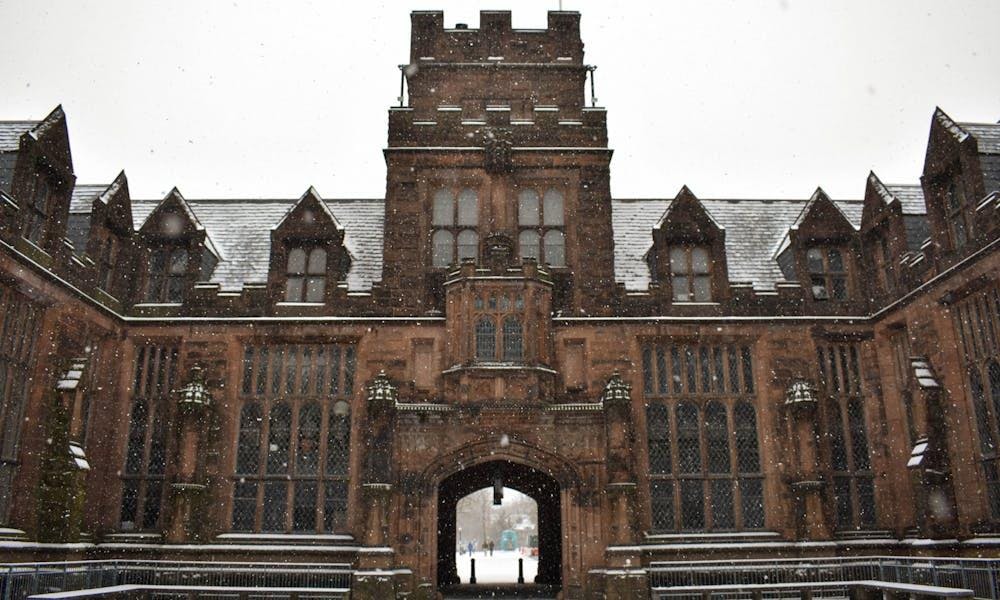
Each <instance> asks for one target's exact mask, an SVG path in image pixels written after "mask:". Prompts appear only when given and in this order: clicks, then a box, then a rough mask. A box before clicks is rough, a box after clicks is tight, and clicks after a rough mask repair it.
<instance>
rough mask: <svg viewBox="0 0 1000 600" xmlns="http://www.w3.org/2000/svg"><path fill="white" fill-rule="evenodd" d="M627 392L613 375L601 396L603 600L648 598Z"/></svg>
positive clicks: (633, 431)
mask: <svg viewBox="0 0 1000 600" xmlns="http://www.w3.org/2000/svg"><path fill="white" fill-rule="evenodd" d="M631 391H632V388H631V386H629V385H628V384H626V383H625V382H624V381H623V380H622V377H621V375H620V374H619V373H618V371H615V372H614V373H613V374H612V375H611V378H610V379H608V383H607V385H605V386H604V391H603V393H602V394H601V402H602V404H603V405H604V427H605V442H606V445H607V449H606V452H607V460H606V465H607V466H606V469H607V478H608V484H607V487H606V488H605V491H606V492H607V497H608V502H609V504H610V508H611V522H610V524H609V531H608V536H609V537H608V547H607V550H606V551H605V564H606V565H607V567H608V569H607V570H606V571H605V573H604V577H603V581H602V582H600V584H598V585H600V586H601V587H602V588H603V593H604V597H605V598H614V599H616V600H640V599H646V598H649V583H648V579H647V575H646V570H645V569H643V568H642V556H641V554H640V553H639V550H638V544H639V503H638V498H637V494H636V488H637V486H636V465H635V451H634V449H635V446H636V439H635V421H634V418H633V415H632V396H631ZM595 591H596V590H595Z"/></svg>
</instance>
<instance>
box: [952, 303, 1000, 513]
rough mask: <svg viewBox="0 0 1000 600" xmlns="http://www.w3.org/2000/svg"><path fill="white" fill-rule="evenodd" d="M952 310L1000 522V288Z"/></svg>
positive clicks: (990, 500)
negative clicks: (999, 444)
mask: <svg viewBox="0 0 1000 600" xmlns="http://www.w3.org/2000/svg"><path fill="white" fill-rule="evenodd" d="M951 312H952V314H953V315H954V317H955V329H956V331H957V334H958V338H959V341H960V346H959V347H960V348H961V350H962V358H963V365H964V367H965V372H966V373H967V381H968V386H967V389H968V394H969V401H970V402H971V404H972V407H971V408H972V413H973V414H974V415H975V419H976V435H977V437H978V438H979V443H978V448H979V454H980V461H981V464H982V469H983V471H982V472H983V476H984V478H985V479H984V482H985V486H986V490H987V505H988V506H987V507H986V510H987V512H988V519H990V520H992V521H993V522H994V523H996V522H1000V452H998V443H1000V288H997V287H996V286H994V287H991V288H988V289H986V290H984V291H980V292H978V293H976V294H974V295H971V296H969V297H967V298H964V299H962V300H961V301H960V302H957V303H956V304H955V305H954V307H953V309H952V311H951Z"/></svg>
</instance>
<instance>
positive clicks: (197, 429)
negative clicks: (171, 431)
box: [164, 366, 212, 543]
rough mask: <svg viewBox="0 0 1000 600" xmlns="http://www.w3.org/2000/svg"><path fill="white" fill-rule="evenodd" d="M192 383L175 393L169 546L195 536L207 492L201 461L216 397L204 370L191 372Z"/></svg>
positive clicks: (165, 534)
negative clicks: (209, 386)
mask: <svg viewBox="0 0 1000 600" xmlns="http://www.w3.org/2000/svg"><path fill="white" fill-rule="evenodd" d="M188 381H189V383H188V384H187V385H186V386H184V387H183V388H181V389H179V390H176V391H174V394H175V395H177V405H178V418H179V423H178V430H177V435H178V439H179V442H178V444H177V456H176V461H177V462H176V471H175V475H174V481H173V482H171V484H170V508H169V511H170V512H169V513H168V515H167V520H166V523H167V524H166V530H165V531H164V538H165V539H166V541H167V542H169V543H183V542H187V541H190V540H191V538H192V537H194V536H195V530H196V527H195V523H194V519H193V516H194V514H195V513H196V512H197V511H196V508H197V506H198V505H199V504H200V503H201V502H202V500H203V499H204V497H205V493H206V490H207V486H206V485H205V482H204V479H205V478H204V473H202V467H203V465H202V461H201V460H200V458H201V456H203V455H204V454H205V452H206V450H207V448H205V445H206V443H207V440H206V430H207V417H208V415H209V410H210V409H209V405H210V404H211V399H212V397H211V394H209V392H208V388H207V386H206V385H205V376H204V372H203V371H202V369H201V367H199V366H194V367H192V368H191V372H190V375H189V377H188Z"/></svg>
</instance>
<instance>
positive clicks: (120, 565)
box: [0, 560, 351, 600]
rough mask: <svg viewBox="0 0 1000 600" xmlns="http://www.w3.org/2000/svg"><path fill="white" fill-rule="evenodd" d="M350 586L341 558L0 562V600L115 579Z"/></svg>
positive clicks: (97, 585)
mask: <svg viewBox="0 0 1000 600" xmlns="http://www.w3.org/2000/svg"><path fill="white" fill-rule="evenodd" d="M128 584H134V585H145V586H150V585H157V586H159V585H173V586H177V585H180V586H198V587H259V588H337V589H340V588H343V589H349V588H350V587H351V567H350V565H347V564H322V563H255V562H197V561H155V560H89V561H77V562H51V563H11V564H5V565H0V600H24V598H27V597H28V596H31V595H34V594H44V593H51V592H65V591H72V590H86V589H91V588H104V587H111V586H116V585H128Z"/></svg>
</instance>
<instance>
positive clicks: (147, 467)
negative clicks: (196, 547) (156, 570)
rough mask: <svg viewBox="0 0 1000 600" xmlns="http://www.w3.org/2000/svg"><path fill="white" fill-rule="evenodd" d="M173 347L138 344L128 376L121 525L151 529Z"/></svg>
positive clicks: (159, 487)
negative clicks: (129, 400) (129, 398)
mask: <svg viewBox="0 0 1000 600" xmlns="http://www.w3.org/2000/svg"><path fill="white" fill-rule="evenodd" d="M177 356H178V351H177V348H175V347H172V346H140V347H139V348H138V350H137V352H136V359H135V367H134V370H133V380H132V383H133V385H132V405H131V409H130V415H129V431H128V437H127V440H128V443H127V446H126V451H125V460H124V467H123V468H122V475H121V477H122V504H121V514H120V522H121V528H122V529H123V530H126V531H129V530H135V529H154V528H156V527H157V525H158V524H159V521H160V503H161V496H162V492H163V481H164V472H165V470H166V442H167V428H166V424H167V422H168V420H169V418H170V416H171V415H170V414H169V412H168V411H169V410H170V408H171V407H172V406H173V402H171V395H170V394H171V390H173V389H175V387H176V386H175V375H176V369H177Z"/></svg>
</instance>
